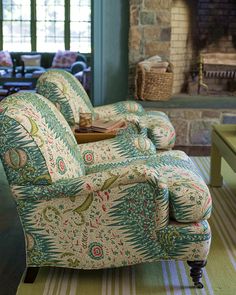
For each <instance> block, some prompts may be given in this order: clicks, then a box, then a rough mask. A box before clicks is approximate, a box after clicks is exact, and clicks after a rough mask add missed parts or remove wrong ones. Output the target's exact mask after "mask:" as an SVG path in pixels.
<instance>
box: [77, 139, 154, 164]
mask: <svg viewBox="0 0 236 295" xmlns="http://www.w3.org/2000/svg"><path fill="white" fill-rule="evenodd" d="M79 146H80V152H81V155H82V157H83V161H84V164H85V165H92V164H94V163H103V162H105V163H107V162H114V161H122V160H124V159H130V158H140V159H141V158H147V157H149V156H153V155H155V154H156V149H155V146H154V145H153V143H152V142H151V140H150V139H149V138H147V137H144V136H142V135H132V134H123V135H121V136H117V137H115V138H111V139H107V140H101V141H97V142H91V143H86V144H80V145H79Z"/></svg>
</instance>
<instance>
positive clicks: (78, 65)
mask: <svg viewBox="0 0 236 295" xmlns="http://www.w3.org/2000/svg"><path fill="white" fill-rule="evenodd" d="M86 68H87V64H86V63H85V62H83V61H76V62H74V63H73V64H72V65H71V68H70V71H71V73H72V74H73V75H74V74H76V73H78V72H81V71H83V70H85V69H86Z"/></svg>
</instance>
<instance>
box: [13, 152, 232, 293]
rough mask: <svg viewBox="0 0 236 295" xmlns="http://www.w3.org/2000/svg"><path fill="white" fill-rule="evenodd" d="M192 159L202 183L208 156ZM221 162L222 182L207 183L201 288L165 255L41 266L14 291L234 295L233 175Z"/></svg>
mask: <svg viewBox="0 0 236 295" xmlns="http://www.w3.org/2000/svg"><path fill="white" fill-rule="evenodd" d="M192 160H193V161H194V162H195V164H196V165H197V166H198V168H199V171H200V172H201V174H202V176H203V178H204V179H205V181H206V183H208V182H209V173H208V171H209V165H210V161H209V158H207V157H193V158H192ZM225 165H226V164H224V167H223V175H224V176H225V178H224V179H226V182H225V183H224V186H223V187H222V188H213V189H211V194H212V198H213V206H214V210H213V214H212V217H211V219H210V224H211V228H212V236H213V240H212V247H211V251H210V254H209V257H208V264H207V267H206V268H205V270H204V276H203V283H204V285H205V288H204V289H200V290H199V289H195V288H193V287H192V281H191V279H190V277H189V267H188V266H187V264H186V263H185V262H182V261H176V262H175V261H170V262H157V263H151V264H141V265H136V266H133V267H126V268H120V269H107V270H98V271H82V270H72V269H59V268H42V269H41V270H40V272H39V274H38V276H37V279H36V281H35V283H34V284H23V283H21V284H20V286H19V288H18V292H17V295H32V294H33V295H98V294H99V295H121V294H122V295H157V294H158V295H192V294H206V295H213V294H215V295H216V294H217V295H235V294H236V190H233V189H231V186H229V184H228V183H227V181H228V182H231V181H232V180H233V177H232V176H231V174H230V173H232V172H231V171H230V170H229V168H228V167H226V166H225ZM234 176H235V175H234Z"/></svg>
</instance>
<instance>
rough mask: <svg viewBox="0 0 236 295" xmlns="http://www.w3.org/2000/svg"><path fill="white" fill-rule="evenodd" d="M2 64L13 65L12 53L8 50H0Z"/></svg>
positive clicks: (0, 63) (3, 65)
mask: <svg viewBox="0 0 236 295" xmlns="http://www.w3.org/2000/svg"><path fill="white" fill-rule="evenodd" d="M0 66H1V67H13V62H12V58H11V55H10V53H9V52H8V51H6V50H2V51H0Z"/></svg>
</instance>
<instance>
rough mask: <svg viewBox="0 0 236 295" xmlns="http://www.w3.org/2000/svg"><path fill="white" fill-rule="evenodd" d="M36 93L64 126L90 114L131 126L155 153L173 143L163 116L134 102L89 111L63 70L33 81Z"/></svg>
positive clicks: (86, 101) (78, 88)
mask: <svg viewBox="0 0 236 295" xmlns="http://www.w3.org/2000/svg"><path fill="white" fill-rule="evenodd" d="M36 91H37V93H39V94H41V95H43V96H44V97H46V98H48V99H49V100H51V101H52V102H53V103H54V104H55V105H56V106H57V107H58V109H59V110H60V111H61V113H62V114H63V115H64V117H65V118H66V120H67V122H68V123H69V124H70V125H71V126H74V125H76V124H78V123H79V114H80V112H82V113H91V114H92V115H93V117H94V118H95V117H96V118H98V117H99V118H101V119H112V120H115V119H121V118H123V119H125V120H126V121H128V122H132V123H133V126H136V128H135V127H134V128H133V130H134V132H136V133H137V132H140V131H141V132H142V133H146V134H147V136H148V137H149V138H150V139H151V140H152V142H153V143H154V145H155V146H156V148H157V149H170V148H172V147H173V146H174V143H175V130H174V127H173V126H172V124H171V122H170V120H169V118H168V117H167V115H166V114H165V113H163V112H159V111H148V112H146V111H145V110H144V109H143V107H142V106H141V105H140V104H139V103H137V102H135V101H120V102H117V103H113V104H109V105H105V106H104V105H103V106H99V107H93V106H92V104H91V101H90V99H89V97H88V95H87V93H86V92H85V90H84V88H83V87H82V85H81V84H80V82H79V81H78V80H77V79H76V78H75V77H74V76H73V75H71V74H70V73H68V72H66V71H63V70H49V71H47V72H46V73H44V74H43V75H41V76H40V78H39V79H38V81H37V85H36Z"/></svg>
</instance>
